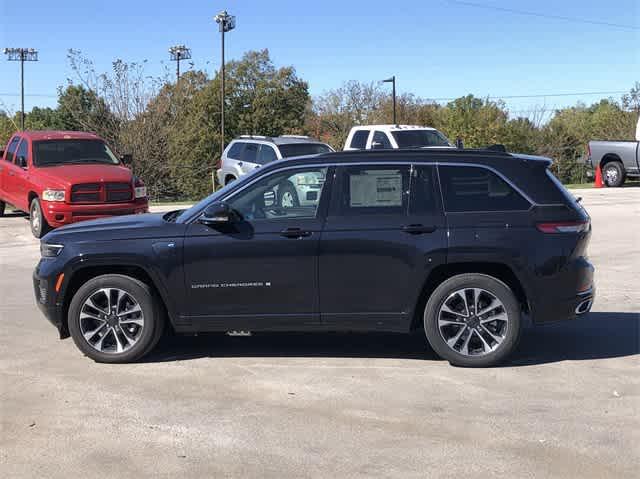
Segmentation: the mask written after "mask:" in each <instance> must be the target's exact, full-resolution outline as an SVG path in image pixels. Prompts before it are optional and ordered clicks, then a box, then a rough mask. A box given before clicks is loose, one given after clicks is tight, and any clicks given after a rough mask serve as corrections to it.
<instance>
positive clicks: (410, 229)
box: [402, 224, 436, 235]
mask: <svg viewBox="0 0 640 479" xmlns="http://www.w3.org/2000/svg"><path fill="white" fill-rule="evenodd" d="M435 230H436V227H435V226H425V225H419V224H413V225H406V226H403V227H402V231H404V232H405V233H409V234H411V235H421V234H423V233H433V232H434V231H435Z"/></svg>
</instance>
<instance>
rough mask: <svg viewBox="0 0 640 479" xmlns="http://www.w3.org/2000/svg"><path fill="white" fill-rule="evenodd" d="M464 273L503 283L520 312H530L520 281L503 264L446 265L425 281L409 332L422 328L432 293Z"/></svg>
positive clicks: (439, 267) (438, 268) (510, 269)
mask: <svg viewBox="0 0 640 479" xmlns="http://www.w3.org/2000/svg"><path fill="white" fill-rule="evenodd" d="M464 273H479V274H485V275H487V276H491V277H493V278H496V279H498V280H500V281H502V282H503V283H505V284H506V285H507V286H509V288H511V290H512V291H513V293H514V294H515V296H516V299H517V300H518V302H519V303H520V305H521V307H522V310H523V311H525V312H529V311H530V306H529V298H528V296H527V293H526V290H525V287H524V285H523V284H522V281H520V279H519V278H518V276H517V275H516V273H515V272H514V271H513V269H512V268H511V267H510V266H509V265H507V264H504V263H493V262H468V263H448V264H443V265H440V266H438V267H436V268H434V269H433V270H432V271H431V273H430V274H429V275H428V276H427V278H426V279H425V281H424V283H423V285H422V289H421V293H420V295H419V297H418V300H417V301H416V306H415V309H414V314H413V318H412V321H411V326H410V329H411V331H414V330H418V329H421V328H422V321H423V318H422V314H423V311H424V308H425V306H426V304H427V301H428V300H429V297H430V296H431V294H432V293H433V291H434V290H435V289H436V288H437V287H438V286H439V285H440V284H441V283H442V282H443V281H446V280H447V279H449V278H451V277H453V276H457V275H459V274H464Z"/></svg>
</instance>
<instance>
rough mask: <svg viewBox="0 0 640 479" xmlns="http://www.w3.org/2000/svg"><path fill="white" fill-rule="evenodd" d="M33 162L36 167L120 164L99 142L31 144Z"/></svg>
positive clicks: (48, 141) (51, 141) (79, 141)
mask: <svg viewBox="0 0 640 479" xmlns="http://www.w3.org/2000/svg"><path fill="white" fill-rule="evenodd" d="M33 162H34V164H35V165H36V166H51V165H60V164H82V163H105V164H109V165H117V164H119V163H120V162H119V161H118V159H117V158H116V157H115V155H114V154H113V153H112V152H111V150H110V149H109V147H108V146H107V145H106V144H105V143H104V142H103V141H101V140H47V141H36V142H34V144H33Z"/></svg>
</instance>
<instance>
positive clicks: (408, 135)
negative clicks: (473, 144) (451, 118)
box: [391, 130, 451, 148]
mask: <svg viewBox="0 0 640 479" xmlns="http://www.w3.org/2000/svg"><path fill="white" fill-rule="evenodd" d="M391 134H392V135H393V138H394V139H395V140H396V143H397V144H398V148H422V147H425V146H451V144H450V143H449V140H447V139H446V138H445V137H444V136H443V135H442V134H441V133H440V132H439V131H436V130H403V131H394V132H392V133H391Z"/></svg>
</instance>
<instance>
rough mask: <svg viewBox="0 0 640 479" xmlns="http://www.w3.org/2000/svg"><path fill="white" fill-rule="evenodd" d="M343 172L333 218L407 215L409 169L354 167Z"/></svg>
mask: <svg viewBox="0 0 640 479" xmlns="http://www.w3.org/2000/svg"><path fill="white" fill-rule="evenodd" d="M341 170H342V172H341V174H339V175H338V178H339V180H338V182H339V183H338V185H337V186H336V188H337V192H338V197H337V201H336V204H334V205H332V211H331V214H332V215H349V216H351V215H367V214H406V212H407V203H408V194H407V192H408V190H409V167H408V166H406V167H405V166H402V167H399V168H398V167H397V166H386V165H385V166H350V167H344V168H342V169H341Z"/></svg>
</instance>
